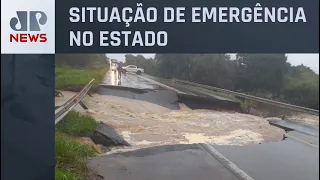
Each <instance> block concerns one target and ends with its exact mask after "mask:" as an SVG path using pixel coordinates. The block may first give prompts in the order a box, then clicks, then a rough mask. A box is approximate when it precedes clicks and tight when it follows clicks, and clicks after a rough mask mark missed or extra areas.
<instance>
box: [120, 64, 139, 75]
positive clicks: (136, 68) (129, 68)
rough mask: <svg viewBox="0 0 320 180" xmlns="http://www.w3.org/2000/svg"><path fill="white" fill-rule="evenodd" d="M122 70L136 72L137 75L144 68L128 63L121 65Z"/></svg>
mask: <svg viewBox="0 0 320 180" xmlns="http://www.w3.org/2000/svg"><path fill="white" fill-rule="evenodd" d="M122 72H123V73H124V74H125V73H126V72H131V73H136V74H138V75H141V74H142V73H144V69H142V68H138V67H137V66H135V65H128V66H125V67H122Z"/></svg>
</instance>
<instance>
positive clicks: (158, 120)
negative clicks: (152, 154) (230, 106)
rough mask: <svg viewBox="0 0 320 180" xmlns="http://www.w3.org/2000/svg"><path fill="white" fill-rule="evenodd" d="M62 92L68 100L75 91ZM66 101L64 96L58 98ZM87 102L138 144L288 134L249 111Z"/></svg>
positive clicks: (236, 141) (100, 99) (246, 140)
mask: <svg viewBox="0 0 320 180" xmlns="http://www.w3.org/2000/svg"><path fill="white" fill-rule="evenodd" d="M62 93H63V94H64V99H67V98H69V97H71V96H72V95H73V94H74V93H71V92H62ZM62 101H63V100H62V98H60V99H59V98H57V100H56V102H57V103H61V102H62ZM83 102H84V103H85V104H86V106H87V107H88V108H89V110H88V111H87V112H86V113H89V114H90V115H92V116H93V117H94V118H95V119H97V120H99V121H102V122H104V123H107V124H108V125H110V126H112V127H114V128H115V130H116V131H117V132H118V133H119V134H121V135H122V136H123V137H124V139H125V140H126V141H128V142H129V143H130V144H132V145H134V146H135V147H148V146H156V145H164V144H192V143H214V144H220V145H245V144H250V143H261V142H266V141H278V140H281V139H282V137H283V134H284V131H283V130H282V129H280V128H277V127H274V126H271V125H269V123H268V122H267V120H265V119H263V118H260V117H257V116H253V115H248V114H241V113H235V112H221V111H212V110H191V109H189V108H188V107H186V106H185V105H183V104H181V109H180V110H174V111H172V110H170V109H167V108H165V107H162V106H158V105H155V104H151V103H148V102H144V101H139V100H134V99H127V98H121V97H115V96H101V95H98V94H93V97H85V99H84V100H83ZM77 109H78V110H79V111H80V109H81V108H79V107H78V108H77Z"/></svg>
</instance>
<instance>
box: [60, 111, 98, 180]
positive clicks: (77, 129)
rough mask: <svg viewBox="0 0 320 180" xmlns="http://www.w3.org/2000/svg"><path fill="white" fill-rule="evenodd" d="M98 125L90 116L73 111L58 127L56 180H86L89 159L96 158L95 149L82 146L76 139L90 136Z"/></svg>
mask: <svg viewBox="0 0 320 180" xmlns="http://www.w3.org/2000/svg"><path fill="white" fill-rule="evenodd" d="M97 126H98V123H97V122H96V121H95V120H94V119H93V118H92V117H90V116H86V115H81V114H80V113H77V112H74V111H71V112H69V113H68V114H67V116H66V117H65V118H64V119H63V120H62V121H60V122H59V124H57V125H56V135H55V163H56V169H55V180H85V179H86V177H87V175H88V174H89V172H90V170H89V168H88V167H87V159H88V158H89V157H94V156H95V155H96V151H95V149H94V148H93V147H91V146H89V145H86V144H81V143H80V142H78V141H77V140H76V137H83V136H90V135H91V133H93V131H94V130H95V129H96V128H97Z"/></svg>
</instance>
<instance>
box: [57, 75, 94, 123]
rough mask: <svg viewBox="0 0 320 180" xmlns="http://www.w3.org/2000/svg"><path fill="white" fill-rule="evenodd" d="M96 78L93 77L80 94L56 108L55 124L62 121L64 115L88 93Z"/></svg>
mask: <svg viewBox="0 0 320 180" xmlns="http://www.w3.org/2000/svg"><path fill="white" fill-rule="evenodd" d="M93 82H94V79H92V80H91V81H90V82H89V83H88V84H87V85H86V86H85V87H84V88H83V89H82V90H81V91H80V92H79V93H78V94H76V95H74V96H73V97H72V98H70V99H69V100H68V101H66V102H65V103H64V104H62V105H61V106H60V107H59V108H58V109H56V110H55V112H54V114H55V118H54V121H55V124H57V123H58V122H60V120H61V119H62V118H64V116H66V115H67V114H68V112H70V111H71V110H72V109H73V108H74V107H75V106H76V105H77V104H78V103H79V102H80V101H81V100H82V99H83V98H84V97H85V95H86V94H87V93H88V91H89V90H90V89H91V87H92V85H93Z"/></svg>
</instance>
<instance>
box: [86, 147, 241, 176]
mask: <svg viewBox="0 0 320 180" xmlns="http://www.w3.org/2000/svg"><path fill="white" fill-rule="evenodd" d="M89 166H90V167H91V168H93V169H95V170H97V172H98V173H99V175H101V176H103V177H104V178H105V179H108V180H127V179H131V180H150V179H153V180H196V179H197V180H239V178H237V177H236V176H235V175H234V174H233V173H232V172H230V171H229V170H228V169H227V168H225V167H224V166H223V165H222V164H221V163H220V162H219V161H217V160H216V159H215V158H214V157H212V156H211V155H210V154H209V153H208V152H206V151H205V150H202V149H201V148H199V146H198V145H196V144H191V145H170V146H159V147H152V148H146V149H140V150H135V151H130V152H125V153H118V154H111V155H106V156H103V157H97V158H93V159H91V160H90V161H89Z"/></svg>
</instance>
